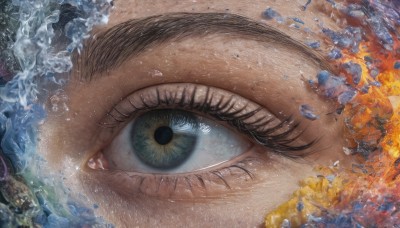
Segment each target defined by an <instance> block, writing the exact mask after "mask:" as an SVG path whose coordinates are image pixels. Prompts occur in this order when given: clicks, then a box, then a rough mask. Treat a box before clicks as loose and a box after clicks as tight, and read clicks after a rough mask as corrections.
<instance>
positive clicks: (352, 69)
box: [342, 62, 362, 85]
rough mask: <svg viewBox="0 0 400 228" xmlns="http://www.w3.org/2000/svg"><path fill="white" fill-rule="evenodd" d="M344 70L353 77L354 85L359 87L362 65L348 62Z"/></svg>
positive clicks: (344, 65)
mask: <svg viewBox="0 0 400 228" xmlns="http://www.w3.org/2000/svg"><path fill="white" fill-rule="evenodd" d="M342 67H343V69H344V70H345V71H346V72H347V73H348V74H350V75H351V78H352V80H353V83H354V84H355V85H357V84H358V83H360V80H361V75H362V68H361V66H360V64H358V63H354V62H347V63H344V64H343V66H342Z"/></svg>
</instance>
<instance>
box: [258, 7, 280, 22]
mask: <svg viewBox="0 0 400 228" xmlns="http://www.w3.org/2000/svg"><path fill="white" fill-rule="evenodd" d="M261 15H262V17H263V18H264V19H267V20H272V19H274V18H277V17H280V16H281V15H280V14H279V13H278V12H276V11H275V10H273V9H272V8H268V9H266V10H265V11H264V12H263V13H262V14H261Z"/></svg>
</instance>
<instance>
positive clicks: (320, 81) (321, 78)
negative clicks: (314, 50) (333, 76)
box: [317, 70, 330, 86]
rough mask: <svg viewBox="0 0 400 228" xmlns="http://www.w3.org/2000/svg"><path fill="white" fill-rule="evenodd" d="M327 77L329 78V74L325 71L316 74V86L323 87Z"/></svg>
mask: <svg viewBox="0 0 400 228" xmlns="http://www.w3.org/2000/svg"><path fill="white" fill-rule="evenodd" d="M329 77H330V73H329V72H328V71H326V70H323V71H320V72H319V73H318V74H317V78H318V84H319V85H320V86H323V85H325V84H326V82H327V81H328V79H329Z"/></svg>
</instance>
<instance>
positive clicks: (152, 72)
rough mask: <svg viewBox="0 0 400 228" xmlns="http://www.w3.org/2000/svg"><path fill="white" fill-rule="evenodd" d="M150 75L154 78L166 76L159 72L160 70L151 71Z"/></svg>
mask: <svg viewBox="0 0 400 228" xmlns="http://www.w3.org/2000/svg"><path fill="white" fill-rule="evenodd" d="M149 75H150V76H151V77H153V78H155V77H162V76H164V75H163V73H162V72H161V71H159V70H152V71H149Z"/></svg>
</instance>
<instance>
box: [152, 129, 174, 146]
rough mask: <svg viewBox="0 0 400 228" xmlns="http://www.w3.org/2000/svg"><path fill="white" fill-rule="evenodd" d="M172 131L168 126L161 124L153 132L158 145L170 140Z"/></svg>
mask: <svg viewBox="0 0 400 228" xmlns="http://www.w3.org/2000/svg"><path fill="white" fill-rule="evenodd" d="M173 136H174V132H173V131H172V129H171V128H170V127H166V126H162V127H159V128H157V129H156V131H155V132H154V139H155V140H156V142H157V143H158V144H160V145H166V144H168V143H169V142H171V140H172V137H173Z"/></svg>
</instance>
